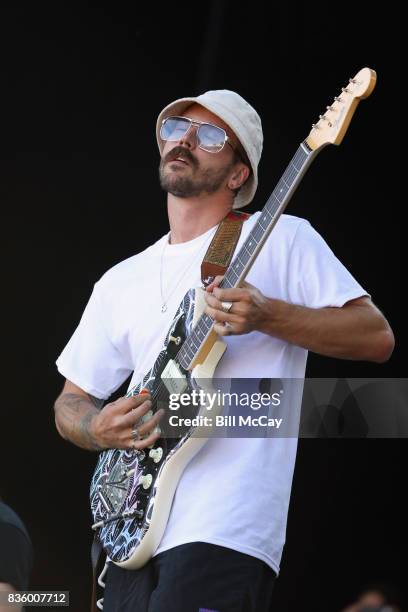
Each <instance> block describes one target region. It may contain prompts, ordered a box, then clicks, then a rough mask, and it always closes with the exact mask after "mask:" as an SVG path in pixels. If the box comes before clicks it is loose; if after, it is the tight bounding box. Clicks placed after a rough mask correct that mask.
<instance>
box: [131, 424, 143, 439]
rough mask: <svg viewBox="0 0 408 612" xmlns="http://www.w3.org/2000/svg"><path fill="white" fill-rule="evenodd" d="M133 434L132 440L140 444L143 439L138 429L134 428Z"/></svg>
mask: <svg viewBox="0 0 408 612" xmlns="http://www.w3.org/2000/svg"><path fill="white" fill-rule="evenodd" d="M131 434H132V438H133V441H134V442H138V441H139V440H140V439H141V436H140V433H139V430H138V428H137V427H133V429H132V431H131Z"/></svg>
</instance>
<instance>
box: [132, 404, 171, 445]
mask: <svg viewBox="0 0 408 612" xmlns="http://www.w3.org/2000/svg"><path fill="white" fill-rule="evenodd" d="M163 416H164V410H163V408H161V409H160V410H158V411H157V412H156V414H154V415H153V416H152V417H151V418H150V419H148V420H147V421H146V422H144V423H142V424H141V425H137V423H136V427H137V431H138V433H139V436H140V437H141V438H144V437H145V436H147V435H148V434H150V433H151V432H152V431H153V429H154V428H155V427H157V425H158V424H159V423H160V421H161V420H162V418H163Z"/></svg>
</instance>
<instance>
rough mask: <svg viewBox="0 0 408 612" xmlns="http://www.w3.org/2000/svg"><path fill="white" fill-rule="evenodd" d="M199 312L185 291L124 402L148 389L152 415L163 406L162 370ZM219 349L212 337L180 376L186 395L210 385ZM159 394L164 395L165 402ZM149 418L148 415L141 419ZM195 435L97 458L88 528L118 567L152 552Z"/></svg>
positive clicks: (133, 564) (199, 292) (200, 306)
mask: <svg viewBox="0 0 408 612" xmlns="http://www.w3.org/2000/svg"><path fill="white" fill-rule="evenodd" d="M204 307H205V300H204V296H203V289H191V290H190V291H188V292H187V293H186V295H185V297H184V298H183V300H182V302H181V304H180V306H179V308H178V310H177V313H176V315H175V317H174V319H173V322H172V324H171V326H170V329H169V332H168V333H167V336H166V339H165V342H164V346H163V348H162V350H161V351H160V353H159V356H158V357H157V359H156V361H155V363H154V365H153V367H152V368H151V370H150V371H149V372H148V373H147V374H146V376H145V377H144V378H143V380H142V381H141V382H140V383H139V384H138V385H136V386H135V387H133V388H132V389H131V391H129V393H128V397H129V396H132V395H136V394H138V393H140V391H141V390H142V389H148V390H149V391H150V393H151V396H152V412H153V413H154V412H156V411H157V410H158V409H159V408H161V407H163V406H164V405H165V404H166V403H167V399H168V395H169V394H170V392H171V389H170V390H168V389H167V387H165V385H164V384H163V381H168V379H167V377H166V371H168V370H166V367H168V364H169V362H172V361H173V358H174V357H175V355H176V353H177V351H178V346H180V345H182V343H183V342H184V340H185V339H186V338H187V337H188V335H189V334H190V333H191V331H192V329H193V328H194V325H195V323H196V321H197V320H198V319H199V317H200V316H201V314H202V313H203V310H204ZM172 338H173V340H171V339H172ZM225 348H226V346H225V344H224V343H223V342H222V341H221V340H220V339H219V338H218V336H216V334H215V333H213V335H212V336H211V337H210V338H209V339H208V340H207V342H206V343H205V347H203V350H202V351H201V358H200V356H198V358H197V360H196V364H195V366H194V368H193V369H192V370H191V371H186V370H182V371H181V374H182V375H183V376H185V377H186V378H185V382H184V384H186V385H187V387H186V389H185V390H186V391H188V390H189V389H190V390H192V389H198V388H203V386H202V385H201V386H198V382H197V381H199V380H200V381H201V380H202V381H204V384H205V383H208V381H211V379H212V377H213V373H214V370H215V368H216V367H217V364H218V362H219V360H220V359H221V357H222V355H223V353H224V351H225ZM200 361H201V362H200ZM163 373H164V374H165V376H164V377H162V376H163ZM171 376H173V370H171ZM159 387H160V389H159ZM163 388H164V389H165V391H168V393H167V397H166V393H163ZM175 392H176V391H175ZM155 398H156V399H155ZM189 410H190V412H189V413H188V416H189V417H192V416H200V415H201V414H204V413H205V410H206V408H205V406H200V407H198V409H197V412H196V414H194V415H193V414H191V407H189ZM151 416H152V414H151V413H150V414H149V413H148V414H147V415H145V417H144V418H145V419H146V418H150V417H151ZM199 431H200V428H199V427H196V428H194V427H191V428H189V429H188V430H187V432H186V433H185V434H184V435H183V436H182V437H178V438H171V437H167V436H166V437H163V438H159V440H157V441H156V443H155V444H154V445H153V446H152V447H151V448H145V449H143V450H140V451H139V450H120V449H109V450H106V451H103V452H101V453H100V455H99V459H98V462H97V465H96V468H95V471H94V475H93V478H92V482H91V489H90V501H91V512H92V515H93V519H94V525H93V528H94V529H97V530H98V537H99V539H100V541H101V543H102V546H103V548H104V549H105V551H106V553H107V555H108V557H109V558H110V559H111V560H112V561H113V562H114V563H116V564H117V565H119V566H120V567H125V568H127V569H137V568H140V567H142V566H143V565H144V564H145V563H146V562H147V561H148V559H149V558H150V557H151V556H152V555H153V553H154V551H155V550H156V548H157V547H158V545H159V542H160V540H161V538H162V535H163V533H164V529H165V527H166V523H167V520H168V517H169V513H170V508H171V504H172V500H173V497H174V493H175V490H176V487H177V484H178V481H179V479H180V477H181V474H182V472H183V470H184V468H185V467H186V465H187V463H188V462H189V461H190V460H191V459H192V457H193V456H194V455H195V454H196V453H197V452H198V451H199V450H200V448H201V447H202V446H203V445H204V444H205V442H206V441H207V439H208V438H205V437H193V434H194V433H195V434H196V435H197V434H199Z"/></svg>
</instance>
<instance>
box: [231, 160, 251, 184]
mask: <svg viewBox="0 0 408 612" xmlns="http://www.w3.org/2000/svg"><path fill="white" fill-rule="evenodd" d="M248 176H249V168H248V166H246V165H245V164H240V166H239V168H238V169H237V171H236V172H234V174H233V175H232V176H231V178H230V180H229V181H228V187H229V188H230V189H238V188H239V187H241V186H242V185H243V184H244V183H245V181H246V180H247V178H248Z"/></svg>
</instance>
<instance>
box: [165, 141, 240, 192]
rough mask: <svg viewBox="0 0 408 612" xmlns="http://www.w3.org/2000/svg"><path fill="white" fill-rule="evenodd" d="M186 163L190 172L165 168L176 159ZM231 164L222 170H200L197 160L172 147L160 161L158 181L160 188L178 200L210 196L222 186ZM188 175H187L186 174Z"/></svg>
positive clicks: (180, 149) (186, 150) (180, 148)
mask: <svg viewBox="0 0 408 612" xmlns="http://www.w3.org/2000/svg"><path fill="white" fill-rule="evenodd" d="M179 156H180V157H181V158H184V159H186V160H187V161H188V163H189V166H190V170H187V172H186V169H184V168H181V169H180V168H174V169H171V170H170V171H169V170H168V169H167V168H166V166H167V165H168V162H169V161H170V162H171V161H172V160H175V159H176V158H177V157H179ZM232 166H233V164H228V166H224V167H223V168H217V169H216V168H205V169H203V168H200V167H199V165H198V162H197V160H196V159H195V158H194V157H193V156H192V155H191V153H190V151H188V149H185V147H174V149H172V150H171V151H170V152H169V153H168V154H167V155H166V157H165V158H164V159H162V160H160V166H159V180H160V186H161V188H162V189H163V190H164V191H166V192H167V193H171V194H172V195H174V196H177V197H178V198H191V197H196V196H199V195H202V194H208V195H210V194H212V193H215V192H216V191H218V189H219V188H220V187H221V186H222V184H223V183H224V181H225V179H226V178H227V176H228V174H229V172H230V171H231V168H232ZM187 173H188V174H187Z"/></svg>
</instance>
